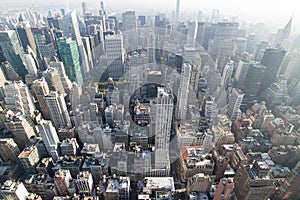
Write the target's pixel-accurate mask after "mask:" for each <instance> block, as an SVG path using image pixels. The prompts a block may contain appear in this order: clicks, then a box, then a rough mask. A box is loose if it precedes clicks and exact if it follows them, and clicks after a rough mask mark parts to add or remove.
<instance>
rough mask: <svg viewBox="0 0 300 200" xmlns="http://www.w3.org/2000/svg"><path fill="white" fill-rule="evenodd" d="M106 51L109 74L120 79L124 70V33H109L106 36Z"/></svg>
mask: <svg viewBox="0 0 300 200" xmlns="http://www.w3.org/2000/svg"><path fill="white" fill-rule="evenodd" d="M105 51H106V56H107V66H108V72H109V76H110V77H111V78H114V79H118V78H120V77H121V76H122V75H123V72H124V56H125V52H124V47H123V35H122V34H120V35H107V36H106V37H105Z"/></svg>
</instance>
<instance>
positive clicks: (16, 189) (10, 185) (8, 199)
mask: <svg viewBox="0 0 300 200" xmlns="http://www.w3.org/2000/svg"><path fill="white" fill-rule="evenodd" d="M28 195H29V193H28V191H27V189H26V188H25V186H24V184H23V183H21V182H14V181H12V180H7V181H5V183H4V184H3V185H2V187H1V189H0V198H1V199H4V200H13V199H14V200H25V199H27V197H28Z"/></svg>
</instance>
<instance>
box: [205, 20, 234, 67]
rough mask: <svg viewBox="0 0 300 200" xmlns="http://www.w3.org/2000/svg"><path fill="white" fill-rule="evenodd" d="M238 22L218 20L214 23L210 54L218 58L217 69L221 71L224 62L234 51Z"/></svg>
mask: <svg viewBox="0 0 300 200" xmlns="http://www.w3.org/2000/svg"><path fill="white" fill-rule="evenodd" d="M238 26H239V24H238V23H229V22H218V23H217V24H216V25H215V33H214V38H213V41H212V43H211V46H210V54H211V56H212V57H213V59H215V60H218V69H219V71H220V72H221V73H223V69H224V67H225V64H226V63H227V62H228V61H229V60H230V58H231V57H232V56H233V53H234V47H235V40H236V35H237V30H238Z"/></svg>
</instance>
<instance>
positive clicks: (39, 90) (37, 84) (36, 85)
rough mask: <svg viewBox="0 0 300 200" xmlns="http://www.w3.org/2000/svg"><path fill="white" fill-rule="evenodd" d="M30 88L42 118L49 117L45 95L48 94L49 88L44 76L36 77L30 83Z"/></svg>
mask: <svg viewBox="0 0 300 200" xmlns="http://www.w3.org/2000/svg"><path fill="white" fill-rule="evenodd" d="M32 90H33V93H34V96H35V98H36V100H37V101H38V103H39V106H40V110H41V112H42V115H43V117H44V119H50V113H49V108H48V106H47V102H46V99H45V97H46V96H47V95H48V94H49V92H50V90H49V87H48V84H47V82H46V80H45V79H44V78H41V79H37V80H35V81H34V82H33V84H32Z"/></svg>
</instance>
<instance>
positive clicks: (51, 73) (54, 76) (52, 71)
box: [43, 67, 65, 95]
mask: <svg viewBox="0 0 300 200" xmlns="http://www.w3.org/2000/svg"><path fill="white" fill-rule="evenodd" d="M43 77H44V78H45V80H46V82H47V83H48V86H49V89H50V90H52V91H57V92H58V93H59V94H62V95H65V90H64V87H63V84H62V82H61V79H60V76H59V72H58V70H57V69H56V68H52V67H48V68H47V70H46V71H43Z"/></svg>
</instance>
